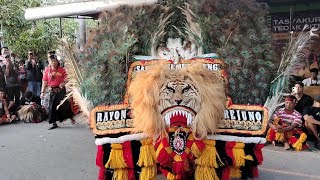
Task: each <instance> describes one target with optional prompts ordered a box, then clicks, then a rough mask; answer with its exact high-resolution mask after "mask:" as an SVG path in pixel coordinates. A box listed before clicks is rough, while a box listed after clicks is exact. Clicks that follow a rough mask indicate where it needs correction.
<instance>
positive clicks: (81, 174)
mask: <svg viewBox="0 0 320 180" xmlns="http://www.w3.org/2000/svg"><path fill="white" fill-rule="evenodd" d="M48 128H49V125H48V123H47V122H43V123H39V124H25V123H21V122H19V123H14V124H8V125H1V126H0V180H94V179H97V172H98V168H97V167H96V166H95V156H96V146H95V144H94V136H93V134H92V132H91V130H90V129H89V128H88V126H87V125H82V124H76V125H71V123H70V122H65V123H64V124H60V127H59V128H57V129H54V130H51V131H48V130H47V129H48ZM263 155H264V162H263V165H262V166H260V167H259V174H260V177H259V178H258V179H263V180H287V179H288V180H309V179H310V180H313V179H315V180H316V179H320V163H319V162H320V153H319V151H316V152H308V151H303V152H295V151H285V150H283V148H282V147H274V146H272V145H267V146H266V147H265V148H264V149H263ZM158 179H164V178H160V176H159V178H158Z"/></svg>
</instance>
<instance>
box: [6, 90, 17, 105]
mask: <svg viewBox="0 0 320 180" xmlns="http://www.w3.org/2000/svg"><path fill="white" fill-rule="evenodd" d="M7 94H8V97H9V100H10V101H14V104H15V105H16V107H19V101H20V86H7Z"/></svg>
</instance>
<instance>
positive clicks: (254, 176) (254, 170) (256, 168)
mask: <svg viewBox="0 0 320 180" xmlns="http://www.w3.org/2000/svg"><path fill="white" fill-rule="evenodd" d="M257 177H259V171H258V167H257V166H254V167H252V178H257Z"/></svg>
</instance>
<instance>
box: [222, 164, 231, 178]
mask: <svg viewBox="0 0 320 180" xmlns="http://www.w3.org/2000/svg"><path fill="white" fill-rule="evenodd" d="M221 179H222V180H229V179H230V166H226V167H225V168H223V171H222V177H221Z"/></svg>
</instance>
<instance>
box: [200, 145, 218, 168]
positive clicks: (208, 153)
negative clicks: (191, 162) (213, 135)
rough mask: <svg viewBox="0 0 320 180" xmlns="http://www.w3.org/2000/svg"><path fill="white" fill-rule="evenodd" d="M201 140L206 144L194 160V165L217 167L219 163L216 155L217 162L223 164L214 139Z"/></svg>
mask: <svg viewBox="0 0 320 180" xmlns="http://www.w3.org/2000/svg"><path fill="white" fill-rule="evenodd" d="M203 142H204V143H205V144H206V147H205V148H204V150H203V152H202V154H201V156H200V157H199V158H197V159H196V161H195V163H196V165H198V166H208V167H214V168H218V167H219V165H218V162H217V157H218V160H219V163H220V164H222V165H223V162H222V161H221V159H220V156H219V154H218V152H217V150H216V147H215V145H216V141H215V140H203Z"/></svg>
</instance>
